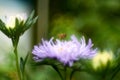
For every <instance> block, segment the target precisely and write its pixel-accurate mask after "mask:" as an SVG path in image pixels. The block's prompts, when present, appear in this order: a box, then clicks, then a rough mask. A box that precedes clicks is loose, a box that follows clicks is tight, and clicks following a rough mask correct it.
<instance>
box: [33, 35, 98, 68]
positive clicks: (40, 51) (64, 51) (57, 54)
mask: <svg viewBox="0 0 120 80" xmlns="http://www.w3.org/2000/svg"><path fill="white" fill-rule="evenodd" d="M92 46H93V45H92V42H91V40H90V39H89V41H88V44H87V45H86V42H85V39H84V37H82V38H81V40H80V41H79V40H78V39H77V38H76V37H75V36H74V35H73V36H71V40H69V41H66V40H59V39H56V40H55V42H54V41H53V38H51V39H50V40H49V41H46V40H42V44H39V45H38V46H34V49H33V51H32V54H33V55H34V60H35V61H42V60H44V58H55V59H57V60H58V61H60V62H61V63H63V64H64V65H69V66H72V65H73V62H74V61H77V60H79V59H81V58H85V59H86V58H92V57H93V56H94V55H95V53H96V49H95V50H93V49H92Z"/></svg>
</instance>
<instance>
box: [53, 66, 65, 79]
mask: <svg viewBox="0 0 120 80" xmlns="http://www.w3.org/2000/svg"><path fill="white" fill-rule="evenodd" d="M52 67H53V68H54V69H55V71H56V72H57V73H58V75H59V76H60V78H61V80H64V78H63V76H62V74H61V73H60V71H59V69H58V68H57V67H56V66H54V65H52Z"/></svg>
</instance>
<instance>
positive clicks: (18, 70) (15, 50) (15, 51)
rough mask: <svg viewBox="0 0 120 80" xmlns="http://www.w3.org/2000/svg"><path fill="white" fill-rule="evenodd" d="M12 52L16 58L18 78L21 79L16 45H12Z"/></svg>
mask: <svg viewBox="0 0 120 80" xmlns="http://www.w3.org/2000/svg"><path fill="white" fill-rule="evenodd" d="M14 54H15V58H16V68H17V72H18V77H19V80H22V79H21V73H20V66H19V58H18V52H17V46H15V47H14Z"/></svg>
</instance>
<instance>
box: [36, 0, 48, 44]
mask: <svg viewBox="0 0 120 80" xmlns="http://www.w3.org/2000/svg"><path fill="white" fill-rule="evenodd" d="M48 4H49V0H37V15H39V19H38V23H37V28H36V30H35V33H36V35H35V36H36V42H37V43H38V42H40V41H41V38H47V31H48V10H49V7H48V6H49V5H48Z"/></svg>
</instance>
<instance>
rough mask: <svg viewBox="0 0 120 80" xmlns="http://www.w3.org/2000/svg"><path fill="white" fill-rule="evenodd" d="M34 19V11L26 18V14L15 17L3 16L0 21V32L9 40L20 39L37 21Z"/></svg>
mask: <svg viewBox="0 0 120 80" xmlns="http://www.w3.org/2000/svg"><path fill="white" fill-rule="evenodd" d="M37 18H38V17H35V18H34V11H33V12H32V13H31V14H30V16H29V17H28V18H27V16H26V14H17V15H15V16H9V17H8V16H5V17H2V19H0V30H1V31H2V32H3V33H4V34H5V35H7V36H8V37H9V38H12V39H15V38H18V37H20V36H21V35H22V34H23V33H24V32H25V31H26V30H27V29H29V28H30V27H31V26H32V25H33V24H34V23H35V22H36V20H37Z"/></svg>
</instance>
